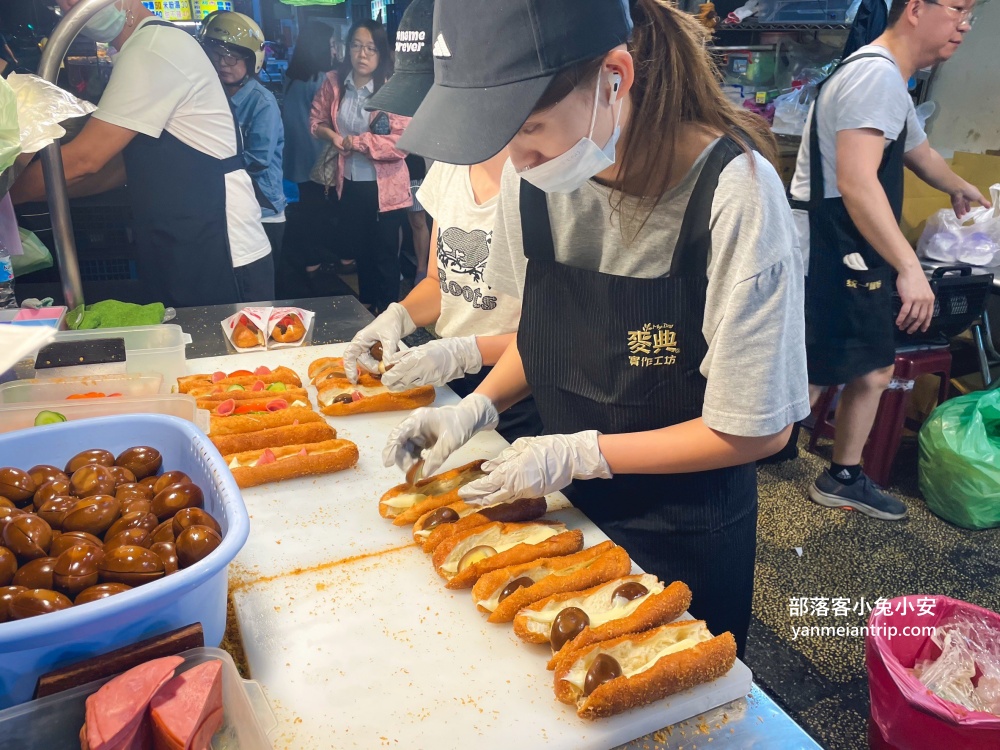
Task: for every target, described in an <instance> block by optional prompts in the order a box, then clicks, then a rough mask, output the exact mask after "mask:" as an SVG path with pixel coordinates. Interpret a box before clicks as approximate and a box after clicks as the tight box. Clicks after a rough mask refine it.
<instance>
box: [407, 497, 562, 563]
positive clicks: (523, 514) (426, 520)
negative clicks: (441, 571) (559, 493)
mask: <svg viewBox="0 0 1000 750" xmlns="http://www.w3.org/2000/svg"><path fill="white" fill-rule="evenodd" d="M456 506H457V507H456ZM445 507H446V508H449V509H451V510H452V511H453V513H448V512H447V511H445V510H443V509H442V508H438V509H437V510H436V511H433V510H432V511H431V512H430V513H425V514H424V515H422V516H421V517H420V518H418V519H417V520H416V522H414V524H413V539H414V541H416V542H420V543H421V544H422V547H423V550H424V552H428V553H430V552H433V551H434V550H435V549H436V548H437V546H438V545H439V544H440V543H441V542H443V541H444V540H445V539H447V538H448V537H450V536H451V535H452V534H457V533H459V532H461V531H465V530H466V529H472V528H475V527H476V526H485V525H486V524H488V523H492V522H493V521H500V522H501V523H518V522H523V521H534V520H535V519H536V518H541V517H542V516H544V515H545V513H546V511H547V509H548V505H547V504H546V502H545V498H544V497H524V498H521V499H520V500H515V501H514V502H511V503H500V504H499V505H491V506H489V507H487V508H474V507H472V506H469V505H466V504H465V503H462V502H458V503H452V504H451V505H447V506H445ZM435 513H437V514H438V515H437V516H435V515H434V514H435ZM428 524H430V525H432V528H430V529H428V528H427V526H428ZM418 526H419V528H418Z"/></svg>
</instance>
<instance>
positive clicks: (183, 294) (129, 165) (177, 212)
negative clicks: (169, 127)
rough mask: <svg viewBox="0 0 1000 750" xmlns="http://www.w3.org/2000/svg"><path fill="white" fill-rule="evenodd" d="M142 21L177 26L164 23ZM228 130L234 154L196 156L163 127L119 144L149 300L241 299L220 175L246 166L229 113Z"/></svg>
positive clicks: (223, 301)
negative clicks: (233, 136) (232, 133)
mask: <svg viewBox="0 0 1000 750" xmlns="http://www.w3.org/2000/svg"><path fill="white" fill-rule="evenodd" d="M146 26H166V27H168V28H172V29H177V27H176V26H174V25H173V24H170V23H167V22H165V21H150V22H148V23H147V24H146ZM177 31H178V33H181V34H186V33H187V32H186V31H183V30H182V29H177ZM233 127H234V129H235V131H236V140H237V154H236V156H232V157H230V158H228V159H216V158H215V157H213V156H209V155H208V154H205V153H202V152H201V151H198V150H197V149H195V148H192V147H191V146H188V145H187V144H185V143H182V142H181V141H180V140H178V139H177V138H175V137H174V136H172V135H170V133H168V132H166V131H163V132H162V133H161V134H160V137H159V138H151V137H149V136H148V135H143V134H142V133H139V134H138V135H136V136H135V137H134V138H133V139H132V141H131V142H130V143H129V145H128V146H126V147H125V151H124V154H123V156H124V159H125V171H126V174H127V175H128V177H127V182H128V192H129V196H130V202H131V206H132V215H133V217H134V227H135V238H136V245H137V247H138V251H139V277H140V278H141V279H142V280H143V281H144V282H145V283H146V285H147V288H148V289H149V290H150V295H151V297H152V299H150V301H153V300H158V301H161V302H163V303H164V304H168V305H172V306H174V307H190V306H193V305H222V304H231V303H234V302H239V301H240V296H239V290H238V288H237V285H236V274H235V272H234V271H233V260H232V255H231V253H230V248H229V232H228V228H227V219H226V182H225V177H226V175H227V174H229V173H230V172H236V171H238V170H240V169H244V166H245V165H244V163H243V141H242V137H241V134H240V129H239V125H238V124H237V123H236V118H235V117H234V118H233Z"/></svg>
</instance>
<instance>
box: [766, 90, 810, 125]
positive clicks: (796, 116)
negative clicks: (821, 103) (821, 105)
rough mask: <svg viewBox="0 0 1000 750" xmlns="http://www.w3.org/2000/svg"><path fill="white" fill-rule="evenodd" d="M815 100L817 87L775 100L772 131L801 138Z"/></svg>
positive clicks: (793, 92) (795, 91) (796, 91)
mask: <svg viewBox="0 0 1000 750" xmlns="http://www.w3.org/2000/svg"><path fill="white" fill-rule="evenodd" d="M815 98H816V87H815V86H803V87H802V88H801V89H797V90H794V91H789V92H788V93H787V94H782V95H781V96H779V97H778V98H777V99H775V100H774V124H773V125H772V126H771V130H773V131H774V132H775V133H779V134H781V135H798V136H801V135H802V132H803V131H804V130H805V127H806V121H807V120H808V119H809V108H810V107H811V106H812V102H813V99H815Z"/></svg>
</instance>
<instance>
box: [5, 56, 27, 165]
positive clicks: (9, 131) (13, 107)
mask: <svg viewBox="0 0 1000 750" xmlns="http://www.w3.org/2000/svg"><path fill="white" fill-rule="evenodd" d="M11 75H14V74H13V73H11ZM17 121H18V116H17V97H16V96H15V95H14V91H13V89H11V87H10V84H8V83H7V81H5V80H4V79H3V78H0V172H3V171H4V170H5V169H7V168H8V167H9V166H10V165H11V164H13V163H14V161H15V160H16V159H17V157H18V154H20V153H21V150H22V149H21V129H20V127H19V126H18V122H17Z"/></svg>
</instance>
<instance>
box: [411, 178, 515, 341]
mask: <svg viewBox="0 0 1000 750" xmlns="http://www.w3.org/2000/svg"><path fill="white" fill-rule="evenodd" d="M417 199H418V200H419V201H420V203H421V205H422V206H424V208H425V209H427V212H428V213H429V214H430V215H431V216H432V217H433V218H434V220H435V221H436V222H437V228H438V236H437V237H436V238H435V244H436V258H437V278H438V284H439V285H440V287H441V315H440V317H439V318H438V322H437V325H436V326H435V330H436V332H437V334H438V335H439V336H442V337H451V336H473V335H475V336H499V335H501V334H504V333H513V332H514V331H516V330H517V324H518V321H519V320H520V317H521V304H520V301H519V300H517V299H516V298H514V297H509V296H507V295H505V294H500V293H498V292H496V291H494V290H493V289H491V288H490V285H489V284H487V283H486V281H485V280H484V279H483V275H484V273H485V271H486V265H487V263H488V262H489V257H490V249H491V248H492V246H493V221H494V218H495V215H496V204H497V199H496V198H493V199H492V200H489V201H487V202H486V203H484V204H482V205H480V204H477V203H476V200H475V197H474V195H473V192H472V185H471V183H470V182H469V168H468V167H465V166H455V165H451V164H443V163H441V162H436V163H435V164H434V165H433V166H432V167H431V168H430V170H429V171H428V173H427V176H426V177H425V178H424V182H423V185H421V187H420V190H419V192H418V193H417Z"/></svg>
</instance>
